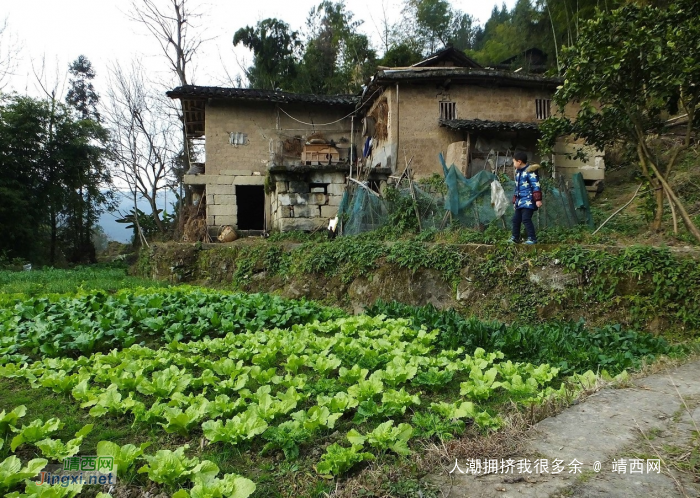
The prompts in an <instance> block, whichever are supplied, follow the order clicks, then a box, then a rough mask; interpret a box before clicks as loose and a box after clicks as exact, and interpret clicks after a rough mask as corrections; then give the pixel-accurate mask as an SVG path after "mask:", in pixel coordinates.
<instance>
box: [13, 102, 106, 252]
mask: <svg viewBox="0 0 700 498" xmlns="http://www.w3.org/2000/svg"><path fill="white" fill-rule="evenodd" d="M105 137H106V134H105V132H104V129H103V128H102V127H101V126H99V125H98V124H97V123H95V122H94V121H91V120H79V119H76V118H75V116H74V114H73V113H72V112H71V110H70V109H69V108H68V107H67V106H65V105H62V104H61V103H59V102H57V101H56V100H53V99H47V100H36V99H32V98H29V97H19V96H13V97H7V98H6V99H4V100H3V101H2V104H1V105H0V167H2V171H3V175H2V176H1V177H0V193H1V194H2V195H3V199H4V202H3V203H2V204H1V205H0V227H1V228H2V231H3V233H4V234H5V236H4V237H3V238H2V241H1V242H0V252H2V253H5V254H7V256H8V257H23V258H27V259H31V260H33V261H37V262H44V261H48V262H49V263H51V264H54V263H56V261H57V260H58V254H59V252H67V253H68V252H69V250H70V247H66V246H63V245H62V244H61V243H62V240H61V237H60V228H61V224H62V221H63V219H64V216H65V213H66V211H67V207H66V206H67V205H69V202H70V200H71V198H72V196H73V194H74V192H75V191H76V189H78V188H79V187H80V186H81V185H82V187H83V189H88V188H93V187H95V188H96V190H98V191H99V186H98V185H99V184H97V183H96V184H94V185H91V184H90V183H89V182H90V181H91V177H83V178H80V175H79V173H78V171H79V170H80V168H83V167H84V166H85V165H86V163H84V162H81V161H87V162H89V163H91V164H94V161H96V160H97V159H98V158H99V157H101V155H102V153H103V149H102V148H101V144H102V143H103V142H104V139H105ZM84 191H85V190H84ZM93 201H94V202H95V212H97V207H98V206H99V197H98V195H97V194H95V196H94V197H93ZM71 242H73V241H71ZM45 248H48V251H46V249H45Z"/></svg>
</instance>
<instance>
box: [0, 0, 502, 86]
mask: <svg viewBox="0 0 700 498" xmlns="http://www.w3.org/2000/svg"><path fill="white" fill-rule="evenodd" d="M158 1H159V2H160V3H164V2H165V0H158ZM319 2H320V0H258V1H236V0H227V1H226V0H208V1H207V0H204V1H201V2H198V1H194V2H192V5H193V6H197V9H199V10H201V11H202V12H204V13H205V17H204V18H202V19H200V20H199V21H198V22H197V23H198V25H199V26H200V29H201V33H202V36H203V37H204V38H207V39H209V41H207V42H206V43H205V44H204V45H202V47H201V49H200V51H199V53H198V56H197V67H196V70H195V73H194V78H192V81H193V82H194V83H195V84H199V85H208V86H209V85H211V86H229V85H230V84H231V81H232V79H234V78H235V76H236V75H237V74H240V73H241V72H242V71H241V70H240V67H239V64H243V65H244V66H247V65H249V63H250V61H251V59H252V56H251V54H250V52H248V51H247V50H246V49H244V48H242V47H238V48H236V49H235V51H234V49H233V46H232V42H231V41H232V39H233V34H234V33H235V31H236V30H237V29H239V28H241V27H244V26H246V25H254V24H255V23H256V22H258V21H260V20H262V19H265V18H268V17H277V18H279V19H282V20H284V21H285V22H287V23H288V24H289V25H290V26H291V27H292V28H293V29H300V28H302V26H303V25H304V21H305V20H306V17H307V14H308V12H309V10H311V8H312V7H313V6H315V5H317V4H318V3H319ZM382 2H384V3H383V4H382ZM3 3H4V5H3V7H2V8H1V9H0V22H1V21H2V20H3V18H6V19H7V23H8V29H7V31H8V32H9V33H10V34H11V35H12V36H13V37H15V38H16V40H17V42H18V44H19V46H20V48H21V53H20V66H19V67H18V68H17V70H16V72H15V73H16V74H15V75H14V76H13V77H12V78H11V80H10V84H9V86H8V87H6V88H5V90H6V91H8V90H15V91H17V92H19V93H22V94H30V95H39V94H40V88H39V86H38V85H37V78H36V76H35V74H34V73H42V67H43V68H44V71H43V74H44V77H43V79H44V81H45V82H46V83H48V86H54V85H58V89H59V92H60V91H61V90H62V89H65V85H66V84H67V80H66V75H65V73H66V69H67V67H68V64H69V63H70V62H71V61H73V60H75V59H76V58H77V57H78V56H79V55H81V54H82V55H85V56H86V57H87V58H88V59H89V60H90V61H91V62H92V64H93V68H94V69H95V70H96V72H97V78H96V81H95V84H96V85H95V86H96V87H97V90H98V92H100V91H103V90H104V87H105V86H106V84H107V78H106V73H107V68H108V67H109V66H110V65H112V64H113V63H114V62H115V61H118V62H120V63H121V64H122V65H128V63H129V62H130V61H132V60H134V59H135V58H137V59H139V60H141V61H142V62H144V64H145V65H146V67H148V68H149V70H150V72H151V73H152V75H153V76H154V77H155V78H160V79H161V80H165V79H166V78H167V77H168V74H167V72H166V68H165V64H164V61H163V56H162V54H161V53H160V52H159V46H158V44H157V43H156V41H155V39H153V38H152V37H151V36H150V35H148V34H147V33H146V32H145V29H144V28H143V26H141V25H139V24H137V23H135V22H134V21H131V20H129V19H128V15H127V13H128V11H129V7H130V3H131V2H130V0H23V1H19V2H10V1H9V0H8V1H6V2H3ZM401 3H402V2H401V1H400V0H398V1H397V0H346V6H347V9H348V10H349V11H351V12H353V13H354V14H355V18H356V19H363V20H364V21H365V22H364V24H363V26H362V27H361V31H363V32H364V33H366V34H367V35H369V36H370V38H371V39H372V40H373V43H374V46H375V48H377V49H379V45H380V44H379V35H378V31H379V30H378V29H377V26H379V25H380V22H381V21H380V20H381V18H382V5H385V6H386V7H387V12H388V17H389V20H390V21H392V22H394V21H397V20H398V19H399V16H400V6H401ZM495 3H496V2H494V1H493V0H482V1H474V0H452V2H451V4H452V6H453V8H456V9H460V10H462V11H464V12H466V13H468V14H471V15H472V16H473V17H474V18H475V19H477V20H478V21H479V22H480V23H481V24H483V23H485V22H486V20H488V18H489V16H490V14H491V10H492V9H493V7H494V4H495ZM501 3H502V2H500V1H499V2H498V5H499V6H500V5H501ZM505 4H506V5H507V6H508V8H512V6H513V5H514V4H515V0H507V1H505ZM246 63H247V64H246Z"/></svg>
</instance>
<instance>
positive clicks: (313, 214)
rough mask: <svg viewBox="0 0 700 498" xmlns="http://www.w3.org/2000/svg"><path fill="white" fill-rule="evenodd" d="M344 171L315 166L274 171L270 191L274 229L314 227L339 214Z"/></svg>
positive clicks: (285, 229)
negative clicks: (282, 171) (298, 169)
mask: <svg viewBox="0 0 700 498" xmlns="http://www.w3.org/2000/svg"><path fill="white" fill-rule="evenodd" d="M345 176H346V172H345V171H333V170H326V169H314V170H311V171H308V172H305V173H293V172H289V173H274V174H273V179H274V190H273V191H272V192H271V194H270V199H271V205H272V219H273V224H272V227H273V229H276V230H279V231H281V232H286V231H289V230H314V229H316V228H318V227H320V226H323V225H327V224H328V219H329V218H332V217H334V216H335V215H336V214H338V206H340V201H341V199H342V198H343V192H344V191H345Z"/></svg>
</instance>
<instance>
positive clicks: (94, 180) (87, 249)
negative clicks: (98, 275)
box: [59, 55, 111, 263]
mask: <svg viewBox="0 0 700 498" xmlns="http://www.w3.org/2000/svg"><path fill="white" fill-rule="evenodd" d="M69 73H70V75H71V80H70V88H69V90H68V93H67V94H66V103H67V104H68V105H69V106H70V107H72V108H73V109H74V110H75V115H76V116H75V117H76V118H77V119H78V120H79V122H80V125H81V127H82V132H84V133H85V136H86V137H89V139H88V140H87V141H85V142H84V143H83V144H82V146H81V147H79V148H77V149H75V150H74V152H75V156H74V157H73V158H72V159H70V160H69V162H67V165H66V166H67V167H66V171H65V187H66V192H65V202H64V207H63V209H62V211H61V214H62V217H61V226H60V230H59V232H60V233H59V236H60V237H61V238H62V245H63V247H64V251H65V252H66V258H67V259H68V261H70V262H73V263H78V262H86V263H94V262H95V261H96V257H95V246H94V244H93V237H92V232H93V230H94V229H95V227H96V224H97V219H98V217H99V215H100V213H101V212H102V206H104V205H106V204H108V201H109V199H110V196H108V195H107V194H105V193H104V192H103V190H102V187H104V186H106V185H109V184H110V182H111V179H110V175H109V172H108V169H107V166H106V164H105V162H104V144H105V142H106V140H107V131H106V130H105V129H104V128H103V127H102V125H101V124H100V119H101V118H100V114H99V112H98V111H97V106H98V103H99V96H98V95H97V92H95V89H94V87H93V85H92V79H93V78H94V77H95V71H94V70H93V68H92V64H91V63H90V61H89V60H88V59H87V57H85V56H84V55H81V56H79V57H78V58H77V59H76V60H75V61H73V63H72V64H71V65H70V67H69Z"/></svg>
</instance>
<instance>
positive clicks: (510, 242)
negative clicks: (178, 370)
mask: <svg viewBox="0 0 700 498" xmlns="http://www.w3.org/2000/svg"><path fill="white" fill-rule="evenodd" d="M519 242H520V241H519V240H518V239H516V238H515V237H513V236H512V235H511V236H510V239H508V243H509V244H518V243H519Z"/></svg>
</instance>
